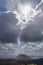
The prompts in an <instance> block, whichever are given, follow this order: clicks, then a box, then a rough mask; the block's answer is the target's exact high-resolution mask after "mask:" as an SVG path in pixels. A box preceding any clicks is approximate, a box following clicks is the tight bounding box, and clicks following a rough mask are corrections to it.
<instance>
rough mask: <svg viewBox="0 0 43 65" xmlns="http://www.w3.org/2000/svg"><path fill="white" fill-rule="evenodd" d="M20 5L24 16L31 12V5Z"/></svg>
mask: <svg viewBox="0 0 43 65" xmlns="http://www.w3.org/2000/svg"><path fill="white" fill-rule="evenodd" d="M19 6H20V7H19V8H20V9H19V12H20V13H21V14H22V15H24V16H26V15H28V14H29V13H30V11H31V6H29V5H19Z"/></svg>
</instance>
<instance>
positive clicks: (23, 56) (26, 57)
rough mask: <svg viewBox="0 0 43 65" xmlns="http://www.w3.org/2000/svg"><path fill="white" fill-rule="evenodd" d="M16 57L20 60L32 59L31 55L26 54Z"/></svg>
mask: <svg viewBox="0 0 43 65" xmlns="http://www.w3.org/2000/svg"><path fill="white" fill-rule="evenodd" d="M16 58H17V59H18V60H21V61H23V60H30V59H31V58H30V57H28V56H27V55H25V54H20V55H18V56H17V57H16Z"/></svg>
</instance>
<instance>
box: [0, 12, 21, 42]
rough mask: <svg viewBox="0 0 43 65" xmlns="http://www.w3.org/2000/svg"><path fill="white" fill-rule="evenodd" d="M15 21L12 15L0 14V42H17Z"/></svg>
mask: <svg viewBox="0 0 43 65" xmlns="http://www.w3.org/2000/svg"><path fill="white" fill-rule="evenodd" d="M17 22H18V21H17V19H16V18H15V15H14V14H13V13H0V41H1V42H3V43H7V42H8V43H9V42H14V41H17V37H18V34H19V31H20V30H19V27H17V26H16V23H17Z"/></svg>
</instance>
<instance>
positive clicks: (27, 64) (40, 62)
mask: <svg viewBox="0 0 43 65" xmlns="http://www.w3.org/2000/svg"><path fill="white" fill-rule="evenodd" d="M0 65H43V58H41V59H36V60H23V61H20V60H17V59H0Z"/></svg>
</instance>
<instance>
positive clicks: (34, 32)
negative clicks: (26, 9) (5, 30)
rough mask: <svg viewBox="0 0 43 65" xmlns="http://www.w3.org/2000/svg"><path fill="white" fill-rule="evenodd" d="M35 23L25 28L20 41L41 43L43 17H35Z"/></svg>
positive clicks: (42, 38)
mask: <svg viewBox="0 0 43 65" xmlns="http://www.w3.org/2000/svg"><path fill="white" fill-rule="evenodd" d="M34 22H35V23H33V24H30V25H28V26H27V28H26V29H24V30H23V32H22V33H21V37H20V38H21V41H30V42H31V41H33V42H35V41H43V33H42V32H43V16H39V15H38V16H37V17H36V18H35V20H34Z"/></svg>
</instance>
